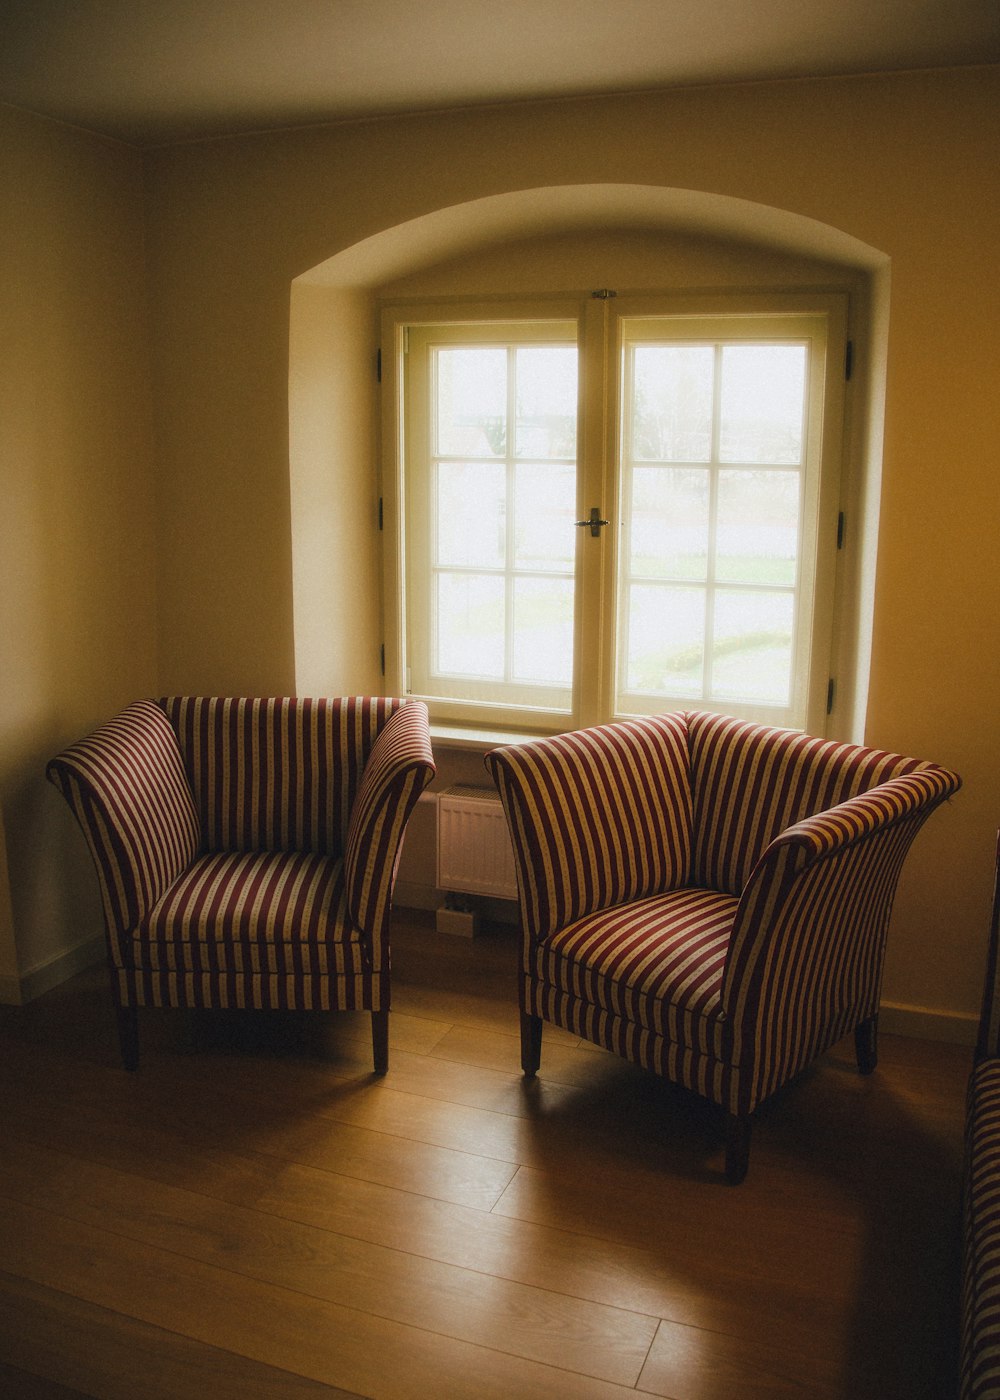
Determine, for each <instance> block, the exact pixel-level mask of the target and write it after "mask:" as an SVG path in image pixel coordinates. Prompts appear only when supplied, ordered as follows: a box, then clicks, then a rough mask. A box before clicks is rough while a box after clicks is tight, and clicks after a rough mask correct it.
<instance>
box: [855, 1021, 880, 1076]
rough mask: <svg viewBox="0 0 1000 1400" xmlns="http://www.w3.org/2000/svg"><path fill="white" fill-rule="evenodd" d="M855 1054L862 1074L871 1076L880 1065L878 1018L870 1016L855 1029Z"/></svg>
mask: <svg viewBox="0 0 1000 1400" xmlns="http://www.w3.org/2000/svg"><path fill="white" fill-rule="evenodd" d="M854 1053H855V1054H856V1055H857V1057H858V1070H859V1071H860V1073H861V1074H871V1073H872V1071H873V1070H874V1068H875V1066H876V1065H877V1064H878V1016H869V1017H868V1019H867V1020H866V1021H862V1022H861V1024H860V1025H859V1026H856V1027H855V1029H854Z"/></svg>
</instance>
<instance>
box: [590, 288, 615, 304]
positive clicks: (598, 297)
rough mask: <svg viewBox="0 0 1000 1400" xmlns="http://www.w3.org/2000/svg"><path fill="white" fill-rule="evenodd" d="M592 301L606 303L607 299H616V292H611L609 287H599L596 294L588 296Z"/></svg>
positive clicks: (592, 293)
mask: <svg viewBox="0 0 1000 1400" xmlns="http://www.w3.org/2000/svg"><path fill="white" fill-rule="evenodd" d="M590 295H591V296H592V297H593V299H594V301H607V300H608V299H609V297H616V296H617V295H618V293H617V292H613V291H612V290H611V288H610V287H599V288H598V289H597V291H596V292H591V294H590Z"/></svg>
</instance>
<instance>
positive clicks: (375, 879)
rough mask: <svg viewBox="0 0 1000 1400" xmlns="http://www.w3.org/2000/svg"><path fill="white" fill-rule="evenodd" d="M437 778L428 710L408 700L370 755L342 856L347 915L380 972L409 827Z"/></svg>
mask: <svg viewBox="0 0 1000 1400" xmlns="http://www.w3.org/2000/svg"><path fill="white" fill-rule="evenodd" d="M434 773H435V767H434V755H433V753H432V751H431V741H430V726H429V722H428V715H427V706H426V705H425V704H424V703H423V701H421V700H407V701H406V702H405V703H404V704H403V705H401V707H400V708H399V709H397V710H395V711H394V712H393V713H392V715H391V716H390V718H389V719H388V721H387V722H386V724H385V725H384V726H383V727H382V729H381V731H380V732H379V735H378V737H377V739H376V740H375V743H374V744H373V745H372V748H371V751H370V753H369V754H368V758H367V762H366V763H365V767H364V771H363V773H362V777H361V784H360V787H359V788H358V792H357V796H356V798H355V801H354V806H353V808H352V811H351V817H350V823H349V825H348V829H347V841H346V849H345V853H344V883H345V886H346V891H347V908H348V912H349V914H350V918H351V921H352V923H353V924H354V926H355V928H357V929H359V930H360V931H361V932H362V934H363V935H364V938H365V940H366V946H367V949H368V952H369V954H370V956H371V958H372V965H373V966H374V968H375V969H376V970H378V969H380V968H381V966H382V962H383V955H382V950H381V947H380V943H381V940H382V939H383V938H384V936H385V931H386V927H387V924H388V919H389V912H390V907H391V902H392V891H393V887H394V884H395V879H396V871H397V868H398V865H399V858H400V855H401V854H402V849H403V837H404V835H405V832H406V827H407V823H408V822H409V819H410V814H411V813H412V811H413V808H414V806H415V805H416V802H417V799H418V798H419V797H420V794H421V793H422V792H423V790H424V788H426V786H427V784H428V783H429V782H430V781H431V779H432V778H433V777H434Z"/></svg>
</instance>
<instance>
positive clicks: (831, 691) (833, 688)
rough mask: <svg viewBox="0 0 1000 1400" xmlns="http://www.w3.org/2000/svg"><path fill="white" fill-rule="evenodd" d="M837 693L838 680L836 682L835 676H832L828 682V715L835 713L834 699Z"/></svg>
mask: <svg viewBox="0 0 1000 1400" xmlns="http://www.w3.org/2000/svg"><path fill="white" fill-rule="evenodd" d="M836 694H837V682H836V681H835V680H834V679H833V677H832V676H831V677H830V679H829V680H828V681H827V684H826V712H827V714H828V715H832V714H833V701H834V697H835V696H836Z"/></svg>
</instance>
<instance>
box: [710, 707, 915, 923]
mask: <svg viewBox="0 0 1000 1400" xmlns="http://www.w3.org/2000/svg"><path fill="white" fill-rule="evenodd" d="M687 726H688V743H689V747H690V754H691V788H692V800H693V818H692V837H693V841H692V857H691V865H692V870H691V879H692V883H693V884H696V885H700V886H703V887H705V888H706V889H713V890H719V891H720V892H721V893H724V894H731V895H735V896H738V895H740V894H742V892H743V889H744V886H745V885H746V883H747V880H748V879H749V878H750V875H751V873H752V871H753V869H754V866H755V865H756V864H757V862H758V860H759V859H760V858H761V856H762V855H763V854H764V851H765V850H766V849H767V847H768V846H769V844H770V843H771V842H772V841H773V840H774V839H775V837H777V836H780V835H781V833H782V832H783V831H785V830H786V829H787V828H788V827H790V826H793V825H794V824H795V823H796V822H800V821H802V820H804V819H805V818H806V817H811V816H814V815H815V814H816V813H817V812H824V811H827V810H828V809H829V808H831V807H835V806H837V804H838V803H840V802H845V801H846V800H847V799H848V798H850V797H855V796H856V795H857V794H858V793H861V792H867V791H869V790H870V789H871V788H873V787H876V786H878V785H880V784H881V783H885V782H887V781H888V780H889V779H890V778H895V777H899V776H900V775H902V774H904V773H913V772H916V771H917V770H919V769H920V768H923V767H925V766H926V765H924V764H923V763H922V762H921V761H920V760H919V759H914V758H905V757H903V756H902V755H900V754H894V753H886V752H884V751H883V750H881V749H870V748H864V747H862V746H860V745H857V744H841V743H837V742H835V741H833V740H829V739H815V738H811V737H810V736H809V735H807V734H800V733H798V732H797V731H795V730H787V729H770V728H767V727H765V726H762V725H755V724H749V723H747V722H744V721H742V720H735V719H730V718H727V717H726V716H724V715H715V714H705V713H701V712H693V713H690V714H688V715H687Z"/></svg>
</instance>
